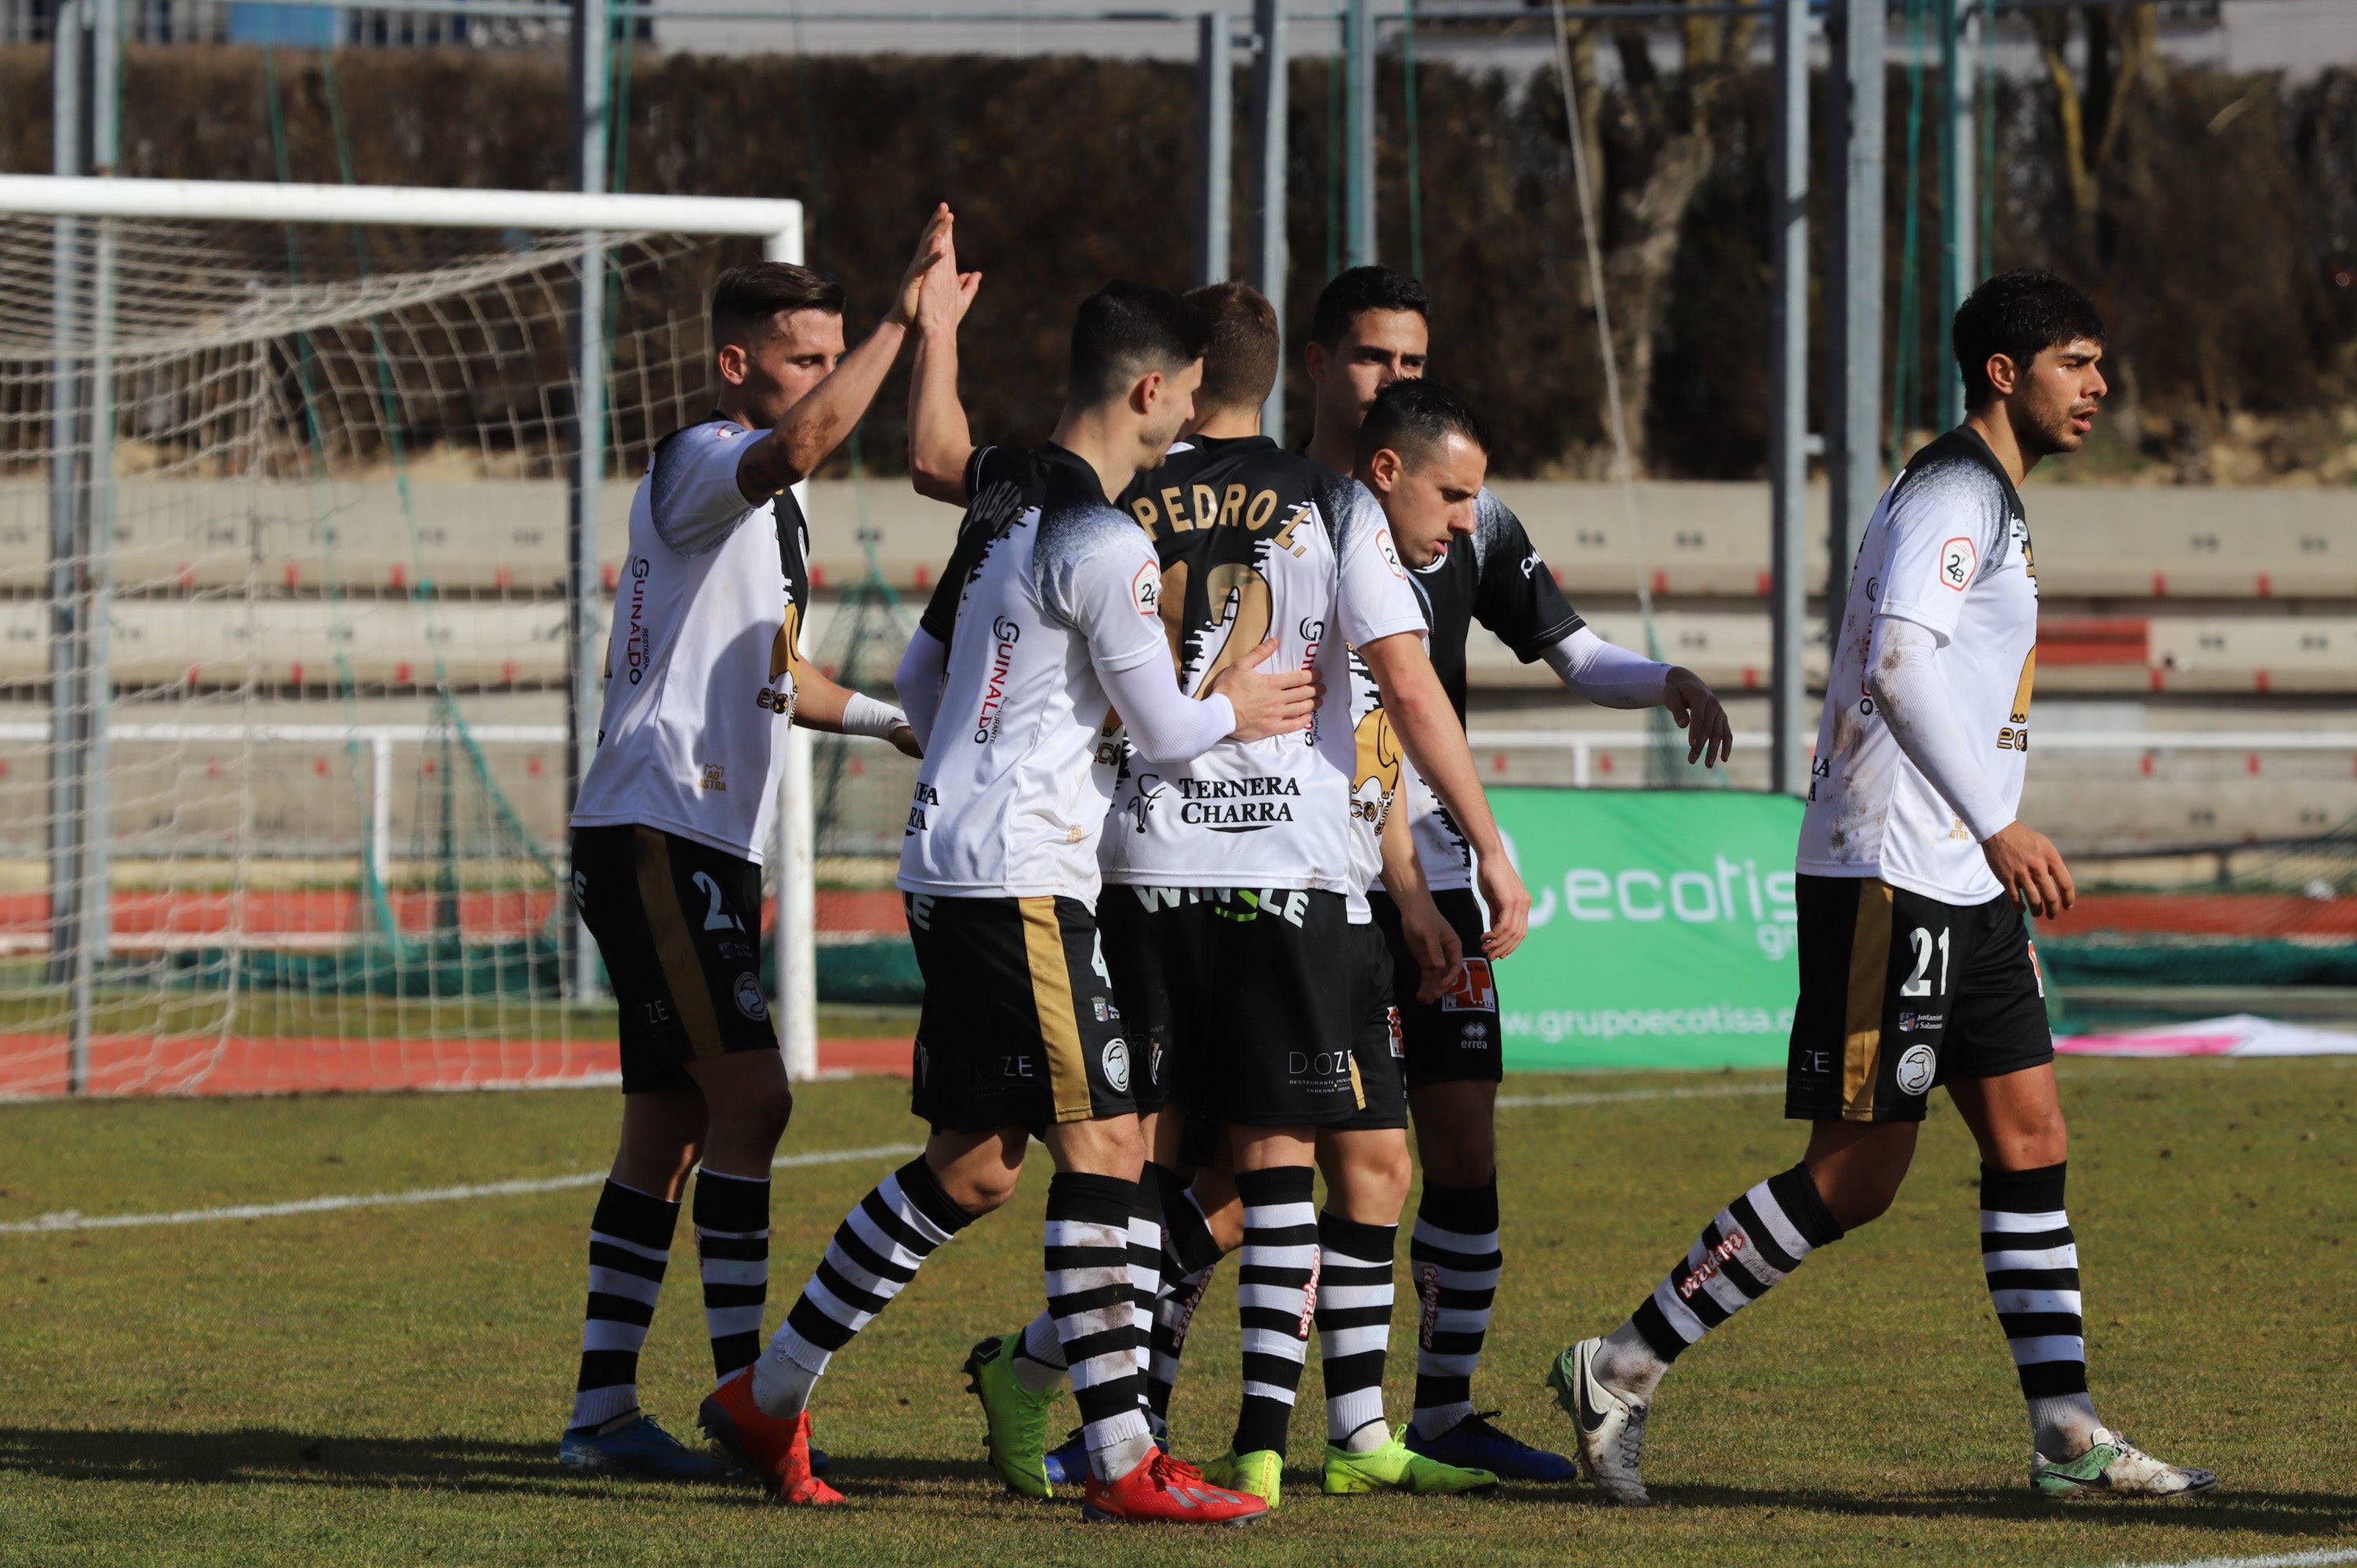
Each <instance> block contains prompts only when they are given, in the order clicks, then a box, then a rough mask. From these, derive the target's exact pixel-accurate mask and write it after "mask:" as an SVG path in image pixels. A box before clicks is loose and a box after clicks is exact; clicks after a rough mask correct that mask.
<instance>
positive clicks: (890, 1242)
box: [753, 1155, 974, 1421]
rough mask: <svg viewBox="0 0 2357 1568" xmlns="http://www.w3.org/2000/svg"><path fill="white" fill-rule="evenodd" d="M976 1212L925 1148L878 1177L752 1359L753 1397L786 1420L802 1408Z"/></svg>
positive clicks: (844, 1219)
mask: <svg viewBox="0 0 2357 1568" xmlns="http://www.w3.org/2000/svg"><path fill="white" fill-rule="evenodd" d="M973 1219H974V1216H972V1215H970V1214H968V1213H967V1212H966V1211H965V1210H964V1209H963V1208H959V1207H958V1206H957V1205H956V1204H955V1203H953V1202H952V1201H951V1200H950V1195H949V1194H948V1193H946V1192H943V1191H942V1184H941V1180H940V1178H939V1177H937V1176H934V1175H933V1172H932V1168H931V1166H929V1165H926V1164H925V1159H924V1156H923V1155H918V1156H917V1157H916V1158H915V1159H913V1160H910V1161H909V1163H908V1164H907V1165H902V1166H901V1167H900V1168H899V1170H897V1171H894V1172H893V1173H892V1174H891V1175H890V1176H886V1177H885V1178H884V1179H883V1180H882V1181H880V1182H878V1183H877V1184H876V1186H875V1187H874V1188H873V1189H872V1190H871V1191H869V1193H868V1194H867V1196H866V1197H863V1198H861V1199H860V1200H859V1201H858V1202H857V1203H856V1204H854V1205H853V1206H852V1208H851V1212H850V1213H848V1214H846V1215H845V1216H844V1217H843V1223H842V1224H841V1225H838V1226H836V1227H835V1230H834V1240H832V1241H830V1242H828V1243H827V1248H826V1256H825V1257H823V1258H822V1259H820V1260H819V1265H818V1269H817V1272H816V1273H813V1274H812V1275H811V1277H810V1283H808V1284H805V1285H804V1286H802V1294H801V1296H799V1297H798V1298H796V1300H795V1302H794V1305H793V1307H792V1310H791V1311H789V1312H788V1313H787V1314H786V1320H785V1322H783V1323H781V1324H780V1325H779V1326H778V1331H777V1333H775V1334H774V1335H772V1336H770V1348H768V1349H767V1350H765V1351H763V1352H762V1354H761V1359H759V1361H756V1362H755V1363H754V1364H753V1402H754V1403H756V1404H757V1405H759V1406H760V1408H761V1410H762V1411H763V1412H765V1413H767V1414H770V1415H773V1416H778V1417H780V1418H782V1419H784V1420H789V1421H791V1420H792V1419H793V1418H794V1417H795V1416H797V1415H799V1414H801V1413H802V1409H803V1407H804V1406H806V1405H808V1404H809V1402H810V1391H811V1385H812V1384H813V1383H814V1382H816V1381H817V1380H818V1379H819V1378H820V1377H821V1376H822V1375H823V1374H824V1372H825V1371H826V1364H827V1362H828V1361H830V1360H831V1359H834V1353H835V1352H836V1351H838V1350H840V1349H842V1348H844V1347H845V1345H848V1344H850V1343H851V1338H852V1336H853V1335H855V1334H857V1333H858V1332H859V1331H860V1330H861V1329H863V1328H865V1327H866V1326H868V1324H870V1323H872V1322H874V1321H875V1318H876V1315H877V1313H879V1312H882V1311H883V1310H884V1309H885V1308H886V1307H888V1306H889V1305H892V1298H893V1297H894V1296H896V1295H899V1294H900V1292H901V1291H902V1290H903V1289H904V1288H906V1286H907V1285H908V1283H909V1281H910V1280H913V1279H915V1278H916V1277H917V1271H918V1270H919V1269H920V1268H922V1267H924V1265H925V1260H926V1259H927V1258H930V1257H931V1256H932V1255H933V1251H934V1249H936V1248H938V1247H939V1246H940V1245H941V1244H942V1242H944V1241H946V1240H949V1239H950V1238H951V1237H952V1236H954V1235H956V1234H957V1233H958V1232H959V1231H961V1230H964V1229H965V1228H966V1226H967V1225H968V1224H970V1223H971V1222H972V1221H973Z"/></svg>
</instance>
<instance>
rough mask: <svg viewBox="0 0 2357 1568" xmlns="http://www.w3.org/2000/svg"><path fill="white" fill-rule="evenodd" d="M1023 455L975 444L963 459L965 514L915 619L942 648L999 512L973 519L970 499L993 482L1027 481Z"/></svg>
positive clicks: (993, 511) (948, 640)
mask: <svg viewBox="0 0 2357 1568" xmlns="http://www.w3.org/2000/svg"><path fill="white" fill-rule="evenodd" d="M1026 456H1027V454H1025V453H1024V452H1022V451H1021V450H1020V449H1017V448H1011V447H1006V446H977V447H975V448H974V456H971V457H969V458H967V459H966V465H965V494H966V513H965V516H964V518H963V519H962V520H961V521H959V523H958V536H957V542H956V543H954V544H952V545H951V546H950V558H949V564H947V565H945V566H943V567H942V575H941V580H940V581H939V582H936V583H935V584H934V585H933V591H932V595H931V597H929V598H927V599H926V601H925V613H924V614H923V615H921V616H919V617H918V618H917V624H918V625H919V626H920V627H921V628H924V630H925V631H926V632H927V633H929V634H930V635H931V638H932V639H933V640H934V641H935V642H938V643H940V644H941V645H942V647H944V648H947V647H948V646H949V642H950V634H951V633H952V632H953V631H955V630H956V629H957V612H958V601H959V600H961V599H963V597H964V596H965V585H966V581H967V579H969V578H971V577H972V576H973V575H974V564H975V563H976V562H977V561H979V560H980V559H981V558H982V552H983V550H984V548H985V546H986V545H988V544H989V542H990V534H991V530H992V528H993V526H995V523H996V519H997V517H998V515H999V514H998V511H997V510H996V509H993V510H991V512H990V513H989V516H988V518H987V519H981V518H977V516H976V513H975V509H974V501H975V500H976V499H979V498H980V497H981V496H982V494H983V492H984V491H985V490H987V489H990V488H991V487H992V486H994V485H998V484H1012V485H1017V486H1021V485H1023V484H1024V483H1025V482H1027V481H1028V478H1030V473H1029V470H1028V467H1026V466H1025V463H1024V458H1025V457H1026Z"/></svg>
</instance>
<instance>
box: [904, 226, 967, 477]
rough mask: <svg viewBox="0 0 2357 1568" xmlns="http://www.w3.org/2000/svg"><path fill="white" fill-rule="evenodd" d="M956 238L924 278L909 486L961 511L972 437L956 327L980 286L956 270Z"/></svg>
mask: <svg viewBox="0 0 2357 1568" xmlns="http://www.w3.org/2000/svg"><path fill="white" fill-rule="evenodd" d="M955 238H956V237H955V236H954V235H953V234H952V235H951V236H949V241H950V242H949V243H948V244H947V245H946V246H945V247H944V249H943V251H942V259H941V260H940V261H939V262H938V263H935V264H934V267H933V270H932V271H931V273H929V274H926V277H925V286H924V292H923V295H922V297H921V298H920V299H919V301H918V303H917V351H916V354H915V357H914V359H913V360H912V361H911V363H910V365H909V483H910V484H911V485H913V486H915V487H916V491H917V493H918V494H919V495H920V496H923V497H924V498H925V499H928V500H937V501H947V502H949V503H950V504H951V505H952V506H963V505H964V504H965V503H966V502H967V501H969V500H971V499H974V498H973V497H971V496H969V495H967V494H966V467H967V465H968V464H970V463H971V462H973V460H974V436H973V435H972V434H971V432H970V431H969V430H968V428H967V425H966V421H965V405H964V404H963V403H960V402H959V401H958V342H957V335H958V324H959V323H960V322H962V321H963V320H964V319H965V313H966V311H967V309H968V307H970V306H972V305H973V304H974V291H975V290H976V289H979V288H980V287H981V286H982V274H980V273H961V272H959V271H958V270H957V250H956V246H955Z"/></svg>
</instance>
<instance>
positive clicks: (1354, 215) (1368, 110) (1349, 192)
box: [1342, 0, 1375, 267]
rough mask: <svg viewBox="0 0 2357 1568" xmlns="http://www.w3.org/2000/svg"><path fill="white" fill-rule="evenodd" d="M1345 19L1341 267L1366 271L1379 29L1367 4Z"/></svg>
mask: <svg viewBox="0 0 2357 1568" xmlns="http://www.w3.org/2000/svg"><path fill="white" fill-rule="evenodd" d="M1344 16H1345V22H1346V26H1347V27H1348V28H1349V36H1348V37H1347V38H1345V39H1344V46H1345V50H1346V65H1345V71H1346V74H1345V75H1344V77H1343V82H1344V86H1345V87H1346V89H1347V90H1348V91H1347V113H1346V115H1345V117H1344V121H1343V137H1342V141H1343V145H1345V146H1346V147H1347V148H1348V149H1349V151H1350V156H1349V159H1348V162H1347V167H1346V175H1345V179H1344V184H1343V188H1342V190H1343V217H1342V235H1343V247H1342V264H1343V265H1344V266H1346V267H1363V266H1368V265H1371V264H1372V263H1373V262H1374V259H1375V27H1374V19H1373V18H1372V17H1371V16H1368V15H1367V0H1350V7H1349V9H1348V10H1347V11H1346V12H1345V13H1344Z"/></svg>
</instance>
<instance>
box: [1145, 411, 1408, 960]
mask: <svg viewBox="0 0 2357 1568" xmlns="http://www.w3.org/2000/svg"><path fill="white" fill-rule="evenodd" d="M1122 505H1123V506H1124V507H1125V508H1126V509H1128V510H1129V512H1130V514H1131V516H1133V517H1134V518H1135V520H1136V521H1137V523H1138V524H1139V525H1140V526H1142V527H1143V528H1144V529H1145V531H1146V533H1147V534H1149V535H1151V536H1152V538H1153V541H1154V547H1155V551H1156V553H1157V560H1158V563H1159V564H1160V567H1161V571H1162V597H1161V614H1162V620H1163V625H1164V628H1165V629H1166V632H1167V635H1168V639H1169V643H1170V648H1171V653H1172V657H1173V658H1174V659H1175V660H1177V663H1178V667H1179V687H1180V689H1181V690H1183V691H1185V692H1186V693H1188V694H1189V695H1190V696H1191V695H1195V694H1197V693H1200V692H1201V691H1202V689H1203V687H1204V685H1205V684H1206V683H1207V682H1210V681H1211V678H1212V677H1213V676H1214V675H1216V674H1218V673H1219V671H1222V670H1223V669H1225V668H1226V667H1227V666H1228V665H1229V664H1231V663H1232V662H1233V661H1234V660H1236V659H1238V658H1239V657H1241V656H1242V655H1243V654H1245V653H1248V652H1250V651H1251V650H1253V649H1254V648H1257V647H1259V646H1260V644H1261V643H1262V642H1263V641H1264V640H1265V639H1269V638H1272V637H1273V638H1275V639H1276V643H1277V648H1276V651H1275V653H1274V654H1272V655H1271V656H1270V657H1269V659H1268V660H1267V662H1265V664H1263V665H1262V666H1261V668H1262V669H1264V670H1269V671H1277V670H1314V671H1317V672H1318V675H1319V677H1320V678H1321V679H1322V680H1323V681H1324V682H1325V684H1326V697H1325V700H1324V701H1323V702H1322V703H1320V704H1319V706H1318V712H1317V713H1316V714H1313V715H1312V717H1311V722H1310V725H1309V727H1308V729H1306V730H1303V731H1299V732H1297V733H1295V734H1291V735H1281V736H1268V737H1267V738H1265V739H1262V740H1256V741H1248V742H1238V741H1222V742H1221V743H1220V744H1219V745H1217V746H1213V747H1211V750H1209V751H1207V752H1205V753H1204V754H1203V755H1202V756H1200V757H1196V758H1195V759H1193V760H1192V761H1190V762H1187V763H1184V764H1181V765H1179V766H1176V767H1166V766H1164V765H1162V764H1160V763H1157V762H1155V761H1154V760H1152V759H1151V758H1149V757H1143V756H1141V755H1139V754H1138V753H1137V752H1136V750H1135V748H1134V747H1131V746H1126V745H1124V746H1122V747H1121V753H1120V754H1121V759H1122V760H1121V768H1120V776H1119V778H1118V779H1117V781H1116V784H1115V792H1114V814H1113V817H1112V820H1111V821H1110V822H1107V823H1106V826H1105V838H1104V842H1103V846H1102V848H1101V852H1100V853H1101V859H1102V863H1103V869H1104V875H1105V879H1106V880H1107V881H1109V882H1115V883H1126V884H1137V885H1151V886H1177V887H1246V886H1248V887H1288V888H1310V889H1315V890H1319V891H1323V892H1329V893H1340V894H1342V895H1344V896H1345V897H1347V898H1348V899H1350V900H1351V903H1352V905H1353V912H1354V914H1356V915H1357V916H1358V918H1363V907H1364V906H1363V895H1364V891H1365V884H1364V883H1363V882H1360V881H1355V880H1354V877H1355V876H1356V875H1357V870H1356V867H1357V865H1358V864H1359V856H1358V855H1357V854H1354V852H1353V849H1352V845H1351V838H1352V835H1353V832H1354V828H1353V819H1352V816H1351V786H1352V778H1353V772H1354V769H1355V768H1356V742H1355V740H1354V738H1353V733H1352V726H1351V717H1352V715H1351V675H1350V663H1351V647H1352V646H1353V645H1355V644H1358V643H1361V642H1369V641H1372V640H1373V639H1376V638H1381V637H1391V636H1394V635H1395V634H1397V633H1400V632H1416V633H1421V632H1422V631H1423V630H1424V613H1423V608H1422V607H1421V605H1420V604H1419V603H1418V602H1417V600H1416V597H1415V594H1414V592H1413V591H1412V590H1411V589H1410V588H1409V587H1408V585H1407V572H1406V569H1405V567H1404V566H1403V565H1402V564H1401V563H1400V559H1399V554H1398V553H1397V551H1395V550H1394V548H1393V545H1392V537H1391V530H1390V528H1389V526H1388V525H1387V524H1386V523H1385V522H1384V521H1383V510H1382V509H1381V508H1380V507H1379V506H1377V505H1376V504H1375V499H1374V498H1373V497H1372V495H1370V494H1368V493H1367V491H1366V489H1364V488H1363V487H1361V485H1360V484H1359V483H1358V481H1356V480H1355V479H1347V478H1338V477H1336V476H1335V475H1333V474H1332V473H1330V472H1329V471H1328V470H1327V469H1325V468H1324V467H1320V466H1319V465H1318V464H1316V463H1313V462H1311V461H1310V460H1309V459H1308V458H1306V457H1302V456H1296V455H1294V454H1292V453H1289V452H1286V451H1285V450H1283V449H1282V448H1280V447H1279V446H1277V445H1276V443H1275V442H1274V441H1271V440H1269V439H1268V438H1267V437H1265V436H1261V435H1243V436H1233V437H1228V438H1224V439H1204V438H1201V437H1197V438H1195V439H1193V440H1191V441H1188V442H1183V443H1181V444H1180V445H1179V446H1176V447H1174V448H1172V450H1171V452H1170V454H1169V456H1168V460H1167V461H1166V462H1165V463H1164V464H1163V466H1162V467H1159V468H1156V469H1152V470H1149V471H1147V472H1146V473H1143V474H1140V475H1139V476H1138V478H1137V480H1136V481H1135V483H1134V484H1132V485H1131V486H1130V488H1129V489H1127V490H1125V491H1124V492H1123V495H1122Z"/></svg>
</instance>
